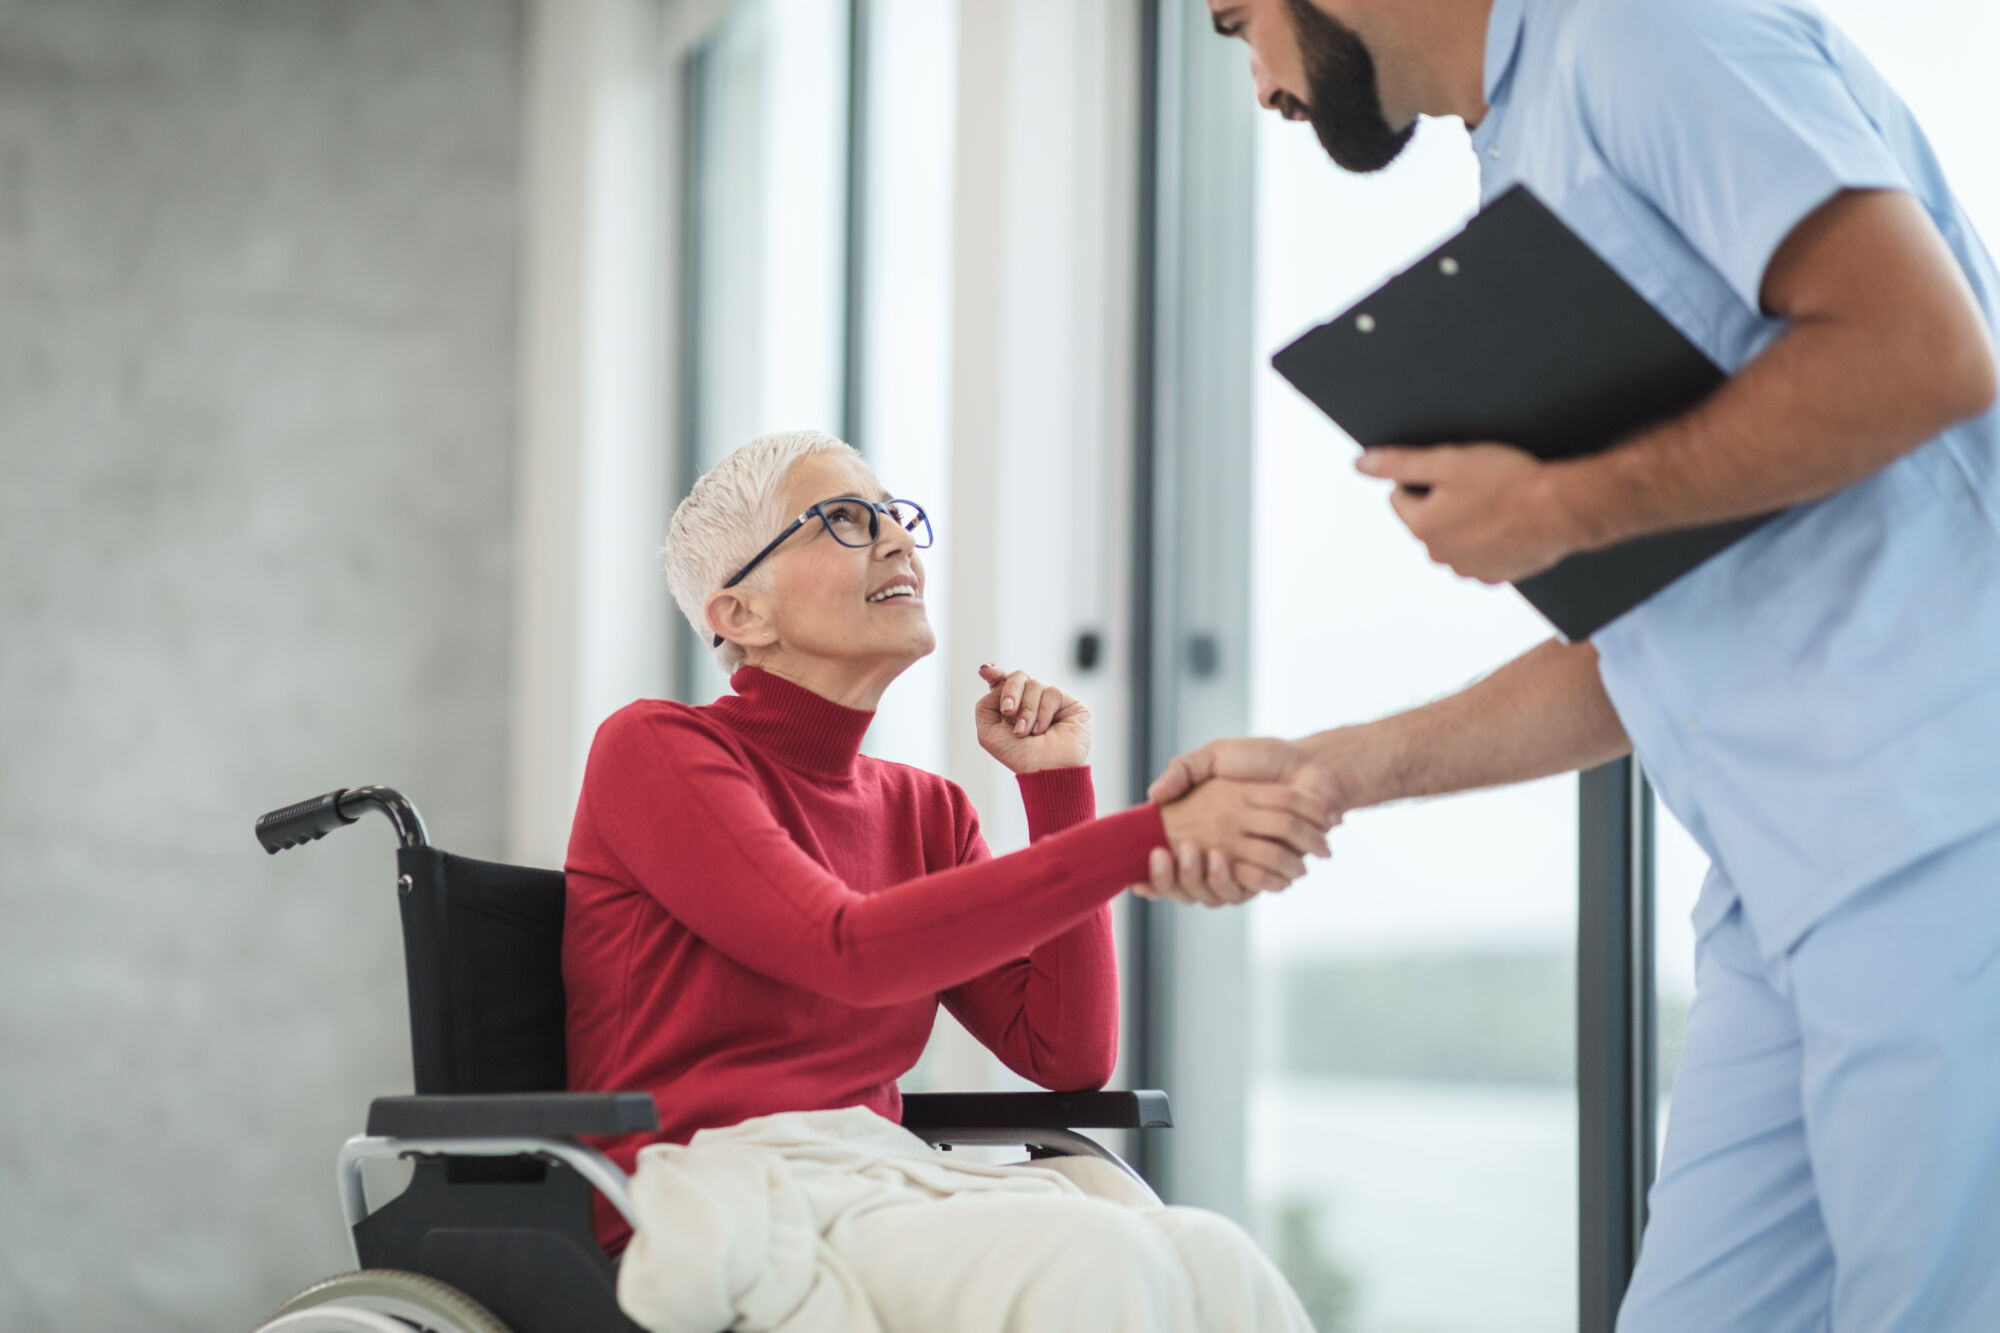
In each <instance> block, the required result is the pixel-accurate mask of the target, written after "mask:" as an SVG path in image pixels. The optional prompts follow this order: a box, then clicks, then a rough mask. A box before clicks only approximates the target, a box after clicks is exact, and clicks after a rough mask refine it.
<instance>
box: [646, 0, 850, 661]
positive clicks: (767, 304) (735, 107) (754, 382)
mask: <svg viewBox="0 0 2000 1333" xmlns="http://www.w3.org/2000/svg"><path fill="white" fill-rule="evenodd" d="M848 24H849V11H848V4H847V3H846V0H738V2H737V3H736V4H735V6H734V7H733V8H732V9H731V10H730V12H729V16H728V17H727V18H726V19H724V20H723V22H722V23H721V24H720V25H719V26H718V27H717V29H716V31H715V33H714V34H713V35H712V36H710V37H709V38H708V40H707V41H706V42H704V43H703V45H702V47H701V48H700V50H699V51H698V52H697V54H696V56H695V59H694V61H693V63H692V65H691V70H692V73H693V78H694V87H693V97H692V99H691V101H692V112H693V115H692V119H691V123H690V127H689V129H690V135H689V145H688V146H689V152H690V154H691V161H692V165H693V171H692V173H691V174H692V181H691V184H692V191H691V194H690V198H689V214H688V216H689V223H690V227H691V243H690V246H689V255H688V259H689V272H688V274H687V284H688V294H689V302H690V313H691V316H692V318H691V319H690V321H689V327H688V328H687V330H686V334H685V336H686V338H687V340H688V346H687V352H686V365H687V368H688V379H689V383H688V385H687V392H688V396H689V402H690V404H691V411H690V413H689V421H688V425H689V432H690V436H691V438H690V440H689V441H688V444H689V447H690V449H691V451H692V455H693V463H694V466H695V467H696V468H697V469H705V468H709V467H712V466H714V465H715V463H716V462H717V461H719V460H720V459H722V458H723V457H724V456H725V455H727V454H728V453H729V452H730V451H731V450H733V449H735V448H737V447H738V446H739V445H742V444H745V443H747V442H748V441H750V440H752V439H754V438H756V437H757V436H758V435H761V434H764V433H766V432H768V431H774V430H793V429H814V430H824V431H831V432H836V433H837V432H839V431H840V430H842V429H843V424H842V421H841V416H842V412H843V403H842V396H843V388H842V386H843V382H844V379H845V368H846V360H845V347H844V343H845V324H846V287H847V257H846V250H847V123H848V114H847V77H848V58H847V45H848ZM682 661H683V662H684V663H686V664H687V665H688V666H689V668H690V670H689V671H688V672H687V673H686V674H684V676H683V686H682V691H681V693H682V695H683V696H684V697H685V698H688V699H693V700H699V701H706V700H709V699H712V698H714V697H715V696H716V695H718V694H721V693H723V692H725V690H726V689H727V687H728V682H727V681H726V680H724V679H723V677H722V673H721V671H720V670H718V669H717V668H716V666H715V663H714V660H713V658H711V657H710V655H709V653H708V651H707V647H706V643H705V642H704V643H702V644H700V645H695V644H692V643H690V645H689V651H687V652H686V653H684V654H683V655H682Z"/></svg>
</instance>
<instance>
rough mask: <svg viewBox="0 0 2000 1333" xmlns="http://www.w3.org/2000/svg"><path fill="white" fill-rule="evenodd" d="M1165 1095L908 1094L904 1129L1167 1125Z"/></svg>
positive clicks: (1169, 1115) (1168, 1113) (1169, 1120)
mask: <svg viewBox="0 0 2000 1333" xmlns="http://www.w3.org/2000/svg"><path fill="white" fill-rule="evenodd" d="M1173 1123H1174V1117H1173V1113H1172V1112H1171V1111H1170V1110H1169V1109H1168V1107H1167V1094H1166V1093H1164V1092H1156V1091H1151V1090H1147V1091H1141V1092H913V1093H907V1094H905V1095H904V1097H903V1127H904V1128H905V1129H908V1130H911V1131H914V1132H917V1133H923V1132H926V1131H932V1132H935V1131H939V1130H958V1129H1170V1128H1172V1126H1173Z"/></svg>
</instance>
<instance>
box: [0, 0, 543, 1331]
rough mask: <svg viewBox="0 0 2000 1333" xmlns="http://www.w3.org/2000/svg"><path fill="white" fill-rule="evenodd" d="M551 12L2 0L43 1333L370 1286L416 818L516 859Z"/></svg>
mask: <svg viewBox="0 0 2000 1333" xmlns="http://www.w3.org/2000/svg"><path fill="white" fill-rule="evenodd" d="M522 29H523V19H522V13H521V6H520V4H519V3H518V0H424V3H421V4H419V3H410V2H409V0H237V2H236V3H230V2H228V0H0V1329H6V1330H9V1333H36V1331H38V1330H43V1329H50V1330H55V1329H60V1330H66V1331H67V1330H97V1329H119V1328H138V1327H147V1328H158V1329H167V1330H171V1329H183V1328H184V1329H190V1330H193V1329H202V1330H208V1329H223V1328H232V1327H243V1326H246V1325H247V1324H249V1323H250V1322H252V1321H253V1320H254V1319H255V1318H256V1317H257V1316H258V1315H259V1314H261V1313H262V1311H263V1309H264V1308H265V1307H267V1306H268V1305H270V1304H273V1303H275V1302H276V1301H277V1300H278V1299H280V1298H281V1297H282V1296H284V1295H286V1294H288V1293H289V1291H290V1290H291V1289H292V1288H294V1287H296V1286H298V1285H302V1284H303V1283H305V1282H307V1281H309V1280H311V1279H313V1278H315V1277H318V1276H322V1275H324V1274H325V1273H328V1272H331V1271H334V1270H337V1269H340V1268H342V1267H345V1266H347V1258H346V1255H345V1253H344V1245H343V1238H342V1235H341V1230H340V1224H339V1220H338V1212H337V1205H336V1201H335V1198H334V1194H333V1190H332V1173H331V1161H332V1154H333V1151H334V1149H335V1147H336V1146H337V1145H338V1143H339V1141H340V1140H341V1139H342V1138H343V1137H345V1136H346V1135H347V1134H349V1133H352V1132H355V1131H356V1130H357V1129H358V1127H359V1124H360V1120H361V1116H362V1113H363V1110H364V1107H365V1105H366V1102H367V1100H368V1098H369V1097H370V1096H372V1095H376V1094H379V1093H384V1092H393V1091H399V1090H405V1089H406V1088H407V1086H408V1080H409V1072H408V1063H407V1060H408V1055H407V1047H408V1039H407V1035H406V1031H405V1029H404V1027H403V1024H404V1021H405V1020H404V1001H403V997H402V989H401V988H402V980H401V975H400V967H401V963H400V956H399V942H398V938H397V931H396V925H395V903H394V890H393V882H392V881H393V863H392V857H391V854H390V853H391V843H390V839H389V836H388V828H387V825H386V824H383V823H381V822H380V821H379V820H373V819H371V821H370V822H369V823H367V824H364V825H359V826H356V827H355V828H353V829H351V830H348V831H346V832H345V833H343V834H341V835H339V836H337V837H334V838H331V839H329V840H328V841H326V842H324V843H318V844H314V845H313V846H312V847H310V848H308V849H306V850H304V851H295V852H292V853H288V854H286V855H285V856H282V857H278V858H267V857H266V856H265V855H264V854H263V852H262V851H261V850H259V849H258V848H257V846H256V845H255V842H254V840H253V839H252V837H251V832H250V827H251V821H252V819H253V818H254V816H255V815H256V814H258V813H259V812H260V811H262V810H264V809H267V808H270V807H274V806H277V805H280V804H284V803H286V802H289V801H291V800H293V799H296V798H299V797H302V796H306V795H309V794H313V793H316V792H319V791H322V790H325V789H327V788H330V787H335V786H353V785H359V784H362V783H367V782H386V783H390V784H392V785H397V786H400V787H402V788H404V789H405V790H406V791H407V792H409V793H410V794H411V795H412V796H413V797H414V798H415V799H416V800H417V802H418V803H419V805H420V807H421V808H422V809H423V811H424V813H425V815H426V816H427V817H428V819H429V821H430V824H431V828H432V831H433V833H434V834H435V835H436V836H437V837H438V840H439V841H440V842H441V843H443V844H445V845H447V846H450V847H453V848H454V849H456V850H462V851H465V852H468V853H470V854H473V855H489V856H490V855H497V854H498V853H499V851H500V848H501V845H502V830H501V823H502V811H503V805H504V793H503V778H504V774H503V760H504V755H505V750H506V739H507V737H506V729H507V716H508V714H507V707H508V705H507V688H508V681H507V675H508V670H507V662H508V652H509V623H508V622H509V595H510V594H509V586H510V585H509V580H510V570H509V561H510V556H511V551H512V536H513V534H512V525H513V522H514V520H513V517H512V516H513V514H514V512H515V511H514V504H513V493H512V482H511V477H512V465H513V457H514V437H515V425H514V407H513V404H514V402H515V382H514V368H515V358H516V352H515V349H516V346H517V321H516V313H515V304H516V277H515V274H516V257H517V239H518V238H517V230H518V224H517V220H518V217H519V199H520V189H521V181H520V175H521V138H522V129H521V126H522V107H521V98H522V73H521V62H522V56H521V52H522V44H523V36H524V34H523V31H522Z"/></svg>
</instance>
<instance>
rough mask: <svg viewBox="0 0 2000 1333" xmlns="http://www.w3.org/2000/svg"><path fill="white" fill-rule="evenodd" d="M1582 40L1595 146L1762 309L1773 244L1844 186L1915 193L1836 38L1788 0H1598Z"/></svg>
mask: <svg viewBox="0 0 2000 1333" xmlns="http://www.w3.org/2000/svg"><path fill="white" fill-rule="evenodd" d="M1592 9H1593V13H1592V16H1591V18H1590V20H1589V23H1590V25H1591V31H1590V32H1589V34H1588V37H1589V39H1588V40H1587V41H1585V42H1583V43H1581V44H1580V45H1579V85H1580V92H1581V102H1582V108H1581V109H1582V113H1583V117H1584V120H1585V122H1586V124H1587V125H1588V127H1589V129H1590V132H1591V134H1592V135H1593V137H1594V138H1595V140H1596V142H1597V146H1598V149H1599V151H1600V152H1601V153H1602V154H1603V156H1604V159H1605V161H1606V162H1608V163H1609V164H1610V166H1611V169H1612V170H1613V171H1615V172H1616V173H1618V174H1619V175H1620V176H1622V177H1624V178H1625V180H1626V181H1627V182H1628V183H1629V184H1630V185H1632V186H1633V187H1634V188H1635V189H1636V190H1637V191H1638V192H1639V193H1640V194H1641V195H1643V196H1644V197H1645V198H1646V199H1648V200H1649V201H1650V202H1651V203H1652V204H1653V206H1654V207H1655V208H1657V209H1659V211H1660V212H1661V214H1662V215H1663V216H1664V217H1665V218H1666V219H1667V220H1668V221H1669V222H1671V223H1672V224H1673V225H1674V226H1675V227H1676V228H1677V229H1678V230H1679V231H1680V233H1681V235H1682V236H1683V237H1684V238H1685V239H1686V240H1687V242H1688V244H1689V245H1691V246H1692V247H1693V248H1694V249H1695V250H1696V251H1697V252H1698V253H1700V254H1701V255H1702V257H1703V258H1705V259H1706V260H1707V261H1708V262H1709V263H1710V264H1711V265H1713V266H1714V268H1715V269H1716V271H1717V272H1718V273H1720V274H1721V275H1722V276H1723V277H1724V279H1726V280H1727V281H1728V283H1729V285H1730V286H1731V287H1732V288H1733V289H1734V290H1735V292H1736V294H1737V295H1738V296H1739V297H1741V298H1742V300H1743V301H1744V303H1745V304H1746V305H1747V306H1748V307H1749V308H1750V309H1752V310H1757V309H1760V307H1761V302H1760V300H1759V294H1760V292H1761V290H1762V287H1763V282H1764V271H1765V269H1766V268H1767V267H1768V266H1769V264H1770V262H1771V258H1772V256H1773V255H1775V254H1776V253H1777V250H1778V247H1779V246H1780V245H1781V244H1783V243H1784V240H1785V238H1786V237H1788V236H1790V235H1791V234H1792V232H1793V230H1794V229H1795V228H1797V226H1798V225H1799V224H1800V223H1801V222H1803V221H1805V220H1806V218H1807V217H1808V216H1810V215H1811V214H1812V213H1813V212H1814V211H1815V210H1816V209H1818V208H1819V206H1820V205H1821V204H1824V203H1825V202H1826V201H1827V200H1829V199H1831V198H1832V197H1833V196H1834V195H1836V194H1838V193H1840V192H1841V191H1842V190H1848V189H1893V190H1904V191H1910V189H1911V186H1910V182H1909V179H1908V177H1907V175H1906V174H1905V173H1904V171H1903V170H1902V168H1901V167H1900V166H1899V165H1898V164H1897V162H1896V160H1895V158H1894V156H1893V155H1892V153H1891V151H1890V148H1889V145H1888V144H1887V143H1886V142H1885V141H1884V139H1883V137H1882V134H1881V131H1880V130H1879V129H1878V128H1877V127H1876V125H1875V123H1874V122H1873V121H1872V120H1870V118H1869V117H1868V115H1867V113H1866V112H1865V111H1864V110H1863V108H1862V106H1861V104H1860V103H1859V102H1857V101H1856V100H1855V94H1854V91H1853V89H1852V88H1850V86H1849V85H1848V82H1847V79H1846V78H1845V77H1844V76H1843V74H1842V72H1841V69H1840V67H1839V65H1838V64H1837V63H1836V62H1835V60H1834V58H1833V55H1832V52H1831V50H1830V44H1833V43H1844V41H1845V39H1844V38H1843V37H1842V36H1841V35H1840V34H1839V33H1838V32H1837V31H1834V30H1832V29H1831V28H1828V27H1826V26H1825V20H1823V19H1818V18H1816V17H1814V16H1812V15H1811V13H1810V11H1807V10H1804V9H1803V8H1801V7H1795V6H1792V5H1789V4H1772V3H1744V2H1743V0H1606V2H1605V3H1602V4H1599V5H1596V6H1593V7H1592Z"/></svg>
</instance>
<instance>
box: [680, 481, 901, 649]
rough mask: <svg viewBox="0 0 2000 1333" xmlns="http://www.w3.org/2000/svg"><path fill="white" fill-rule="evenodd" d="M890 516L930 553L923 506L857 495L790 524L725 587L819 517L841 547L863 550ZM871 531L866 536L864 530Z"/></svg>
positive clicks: (719, 641) (819, 507) (827, 503)
mask: <svg viewBox="0 0 2000 1333" xmlns="http://www.w3.org/2000/svg"><path fill="white" fill-rule="evenodd" d="M884 515H887V516H888V519H889V521H890V522H891V523H894V524H896V525H897V526H898V527H900V528H902V529H903V531H905V532H907V533H909V534H910V535H911V536H912V537H914V538H915V539H916V540H915V545H916V548H917V549H918V550H919V551H923V550H928V549H929V548H930V544H931V520H930V516H929V515H928V514H926V513H924V507H923V506H922V505H920V504H915V503H913V502H911V501H909V500H881V501H876V500H864V499H862V498H861V497H860V496H858V495H840V496H835V497H834V498H833V499H831V500H821V501H820V502H819V503H818V504H816V505H814V506H813V507H812V508H810V509H808V510H806V512H805V513H803V514H800V515H799V516H798V517H797V518H795V519H793V520H792V521H791V524H790V526H788V527H787V528H786V529H785V530H784V531H783V532H781V533H779V534H778V535H777V536H775V537H773V538H771V540H770V542H769V543H768V544H766V545H765V547H764V549H763V550H761V551H759V552H757V554H755V555H753V556H751V557H750V562H749V563H748V564H746V565H744V566H743V568H741V569H739V570H737V571H736V572H735V573H734V574H731V575H730V576H729V581H728V582H727V583H725V584H723V585H722V586H723V587H725V588H733V587H735V586H736V585H737V584H739V583H741V582H742V581H743V580H744V577H745V576H746V575H748V574H749V573H750V571H751V570H753V569H755V568H757V564H758V562H759V561H761V560H762V559H763V558H764V557H765V556H767V555H769V554H771V552H773V551H775V550H777V549H778V546H779V543H781V542H783V541H784V540H785V538H787V537H789V536H791V535H792V534H793V533H795V532H797V531H798V530H799V529H800V528H802V527H804V526H805V525H806V524H807V523H808V522H809V521H811V520H812V519H815V518H817V519H818V520H819V521H820V522H821V523H823V524H825V525H826V530H827V534H828V535H829V536H831V537H832V538H833V539H834V540H835V541H837V542H839V543H840V544H841V545H842V546H850V547H854V548H857V549H859V548H861V547H866V546H873V545H874V544H875V543H876V542H877V541H879V540H881V537H882V518H883V516H884ZM864 527H865V528H866V529H867V530H868V535H867V536H866V537H864V536H862V535H861V532H862V529H863V528H864ZM711 646H712V647H716V648H720V647H721V646H722V636H721V635H720V634H718V635H716V636H715V639H714V642H713V643H712V644H711Z"/></svg>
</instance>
